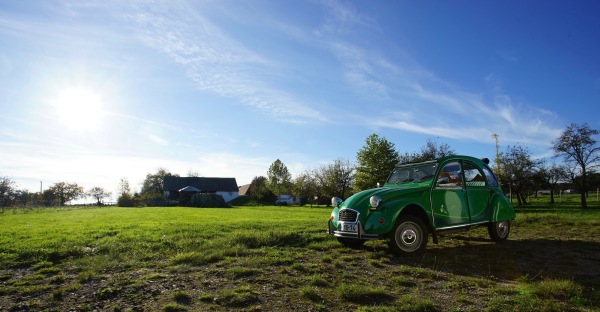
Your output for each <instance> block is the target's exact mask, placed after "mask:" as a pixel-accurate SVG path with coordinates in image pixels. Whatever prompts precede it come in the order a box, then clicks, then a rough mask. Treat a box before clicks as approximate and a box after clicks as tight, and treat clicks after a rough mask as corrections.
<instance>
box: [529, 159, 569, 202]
mask: <svg viewBox="0 0 600 312" xmlns="http://www.w3.org/2000/svg"><path fill="white" fill-rule="evenodd" d="M535 178H536V180H538V183H539V185H540V187H542V188H545V189H546V188H547V189H548V190H549V191H550V204H554V194H555V191H556V187H557V186H558V183H560V182H562V181H565V180H566V179H567V178H568V169H567V168H566V167H565V166H563V165H557V164H556V163H553V164H552V165H550V166H547V165H546V164H545V163H541V164H540V168H539V170H538V171H537V172H536V174H535Z"/></svg>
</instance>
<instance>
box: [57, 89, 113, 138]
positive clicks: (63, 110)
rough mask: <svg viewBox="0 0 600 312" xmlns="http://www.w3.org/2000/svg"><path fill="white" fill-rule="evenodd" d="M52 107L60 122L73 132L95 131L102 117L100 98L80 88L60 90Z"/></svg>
mask: <svg viewBox="0 0 600 312" xmlns="http://www.w3.org/2000/svg"><path fill="white" fill-rule="evenodd" d="M54 107H55V109H56V113H57V114H58V117H59V119H60V121H61V122H62V123H63V124H65V125H66V126H68V127H69V128H71V129H73V130H80V131H95V130H97V129H98V126H99V125H100V123H101V122H102V117H103V115H104V110H103V107H102V100H101V98H100V96H99V95H98V94H96V93H94V92H92V91H90V90H87V89H81V88H68V89H64V90H62V91H61V92H60V93H59V94H58V98H57V100H56V101H55V102H54Z"/></svg>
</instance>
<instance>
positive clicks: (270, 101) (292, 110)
mask: <svg viewBox="0 0 600 312" xmlns="http://www.w3.org/2000/svg"><path fill="white" fill-rule="evenodd" d="M159 6H160V9H156V7H155V4H151V5H147V6H145V5H138V6H135V11H134V13H131V12H128V13H126V14H123V15H122V16H121V18H123V19H125V20H126V21H129V22H131V23H133V25H132V28H133V29H135V31H136V32H137V34H138V36H139V38H140V40H141V41H142V42H144V43H145V44H146V45H148V46H149V47H151V48H153V49H156V50H158V51H161V52H162V53H164V54H166V55H167V56H168V57H169V58H170V59H171V60H173V61H174V62H176V63H177V64H180V65H181V66H183V67H184V68H185V69H186V71H187V74H188V76H189V77H190V78H191V79H192V80H193V81H194V82H195V83H196V85H197V86H198V88H199V89H201V90H205V91H209V92H213V93H215V94H217V95H220V96H225V97H231V98H233V99H237V100H238V101H239V102H240V103H242V104H245V105H248V106H251V107H253V108H255V109H256V110H258V111H260V112H262V113H265V114H269V115H273V116H275V117H289V118H287V119H285V118H284V119H282V121H290V122H292V121H293V122H314V121H319V122H323V121H327V118H326V117H325V116H323V115H322V114H321V113H320V112H319V111H318V110H316V109H314V108H312V107H310V106H307V105H305V104H304V103H303V102H301V101H300V100H299V99H297V98H295V96H294V95H293V94H291V93H287V92H286V91H284V90H281V89H280V88H276V87H273V86H271V82H270V81H268V80H267V79H262V77H264V76H265V73H273V75H279V74H277V73H276V72H277V71H278V70H279V69H278V68H277V66H276V65H275V64H272V63H271V62H269V61H268V60H267V59H266V58H264V57H262V56H261V55H260V54H259V53H257V52H254V51H251V50H249V49H247V48H246V47H245V46H243V45H242V44H241V43H239V42H237V41H236V40H235V39H233V38H232V37H230V36H228V35H227V33H225V32H224V31H223V30H221V29H220V28H219V27H218V26H216V25H215V24H213V23H212V22H211V21H210V20H209V19H208V18H207V17H205V16H202V15H201V13H200V12H197V11H195V10H194V8H191V7H189V6H187V5H185V4H184V3H179V2H169V3H168V5H167V4H162V5H161V4H159ZM266 75H268V74H266Z"/></svg>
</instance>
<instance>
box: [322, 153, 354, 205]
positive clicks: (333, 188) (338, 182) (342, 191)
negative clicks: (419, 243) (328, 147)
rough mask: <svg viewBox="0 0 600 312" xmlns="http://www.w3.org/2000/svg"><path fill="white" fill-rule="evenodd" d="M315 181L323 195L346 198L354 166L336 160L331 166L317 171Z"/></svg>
mask: <svg viewBox="0 0 600 312" xmlns="http://www.w3.org/2000/svg"><path fill="white" fill-rule="evenodd" d="M316 179H317V181H318V183H319V185H320V188H321V190H322V191H323V193H324V194H323V195H327V197H333V196H340V197H342V198H346V194H347V192H348V191H349V190H350V189H351V185H352V180H353V179H354V166H353V165H352V164H351V163H350V161H348V160H343V159H336V160H335V161H334V162H333V163H332V164H329V165H324V166H322V167H321V168H320V169H318V170H317V172H316Z"/></svg>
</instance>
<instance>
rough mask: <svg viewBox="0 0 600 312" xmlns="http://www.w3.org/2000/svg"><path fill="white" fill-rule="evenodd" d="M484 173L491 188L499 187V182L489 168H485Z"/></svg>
mask: <svg viewBox="0 0 600 312" xmlns="http://www.w3.org/2000/svg"><path fill="white" fill-rule="evenodd" d="M483 171H485V177H486V178H487V181H488V183H489V184H490V185H491V186H498V180H496V176H495V175H494V173H493V172H492V171H491V170H490V169H489V168H488V167H483Z"/></svg>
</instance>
